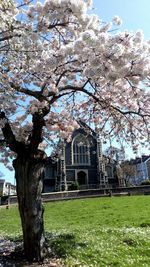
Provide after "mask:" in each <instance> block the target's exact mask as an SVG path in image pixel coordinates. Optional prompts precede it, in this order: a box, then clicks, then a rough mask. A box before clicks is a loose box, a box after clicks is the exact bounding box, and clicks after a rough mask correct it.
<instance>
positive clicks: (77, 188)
mask: <svg viewBox="0 0 150 267" xmlns="http://www.w3.org/2000/svg"><path fill="white" fill-rule="evenodd" d="M68 190H70V191H71V190H79V184H78V182H73V183H72V184H71V185H69V186H68Z"/></svg>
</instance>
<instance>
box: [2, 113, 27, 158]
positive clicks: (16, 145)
mask: <svg viewBox="0 0 150 267" xmlns="http://www.w3.org/2000/svg"><path fill="white" fill-rule="evenodd" d="M0 119H4V120H6V123H5V125H4V127H3V128H2V132H3V135H4V138H5V142H6V145H8V146H9V148H10V149H11V150H12V151H14V152H15V153H19V152H20V151H22V149H23V148H24V146H23V144H22V143H20V142H18V141H16V138H15V135H14V134H13V131H12V129H11V126H10V124H9V122H8V120H7V118H6V116H5V113H4V112H2V111H0ZM2 141H3V140H2Z"/></svg>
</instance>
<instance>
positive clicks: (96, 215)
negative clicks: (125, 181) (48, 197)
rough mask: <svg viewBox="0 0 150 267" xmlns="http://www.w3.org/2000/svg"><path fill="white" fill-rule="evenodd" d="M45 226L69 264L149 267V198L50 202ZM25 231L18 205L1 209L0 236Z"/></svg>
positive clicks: (56, 251) (54, 248) (57, 251)
mask: <svg viewBox="0 0 150 267" xmlns="http://www.w3.org/2000/svg"><path fill="white" fill-rule="evenodd" d="M45 230H46V233H47V237H48V242H49V244H50V246H51V248H52V251H53V253H54V254H55V255H56V256H58V257H59V258H62V260H63V262H64V263H65V265H66V266H67V267H77V266H83V267H87V266H88V267H90V266H91V267H92V266H93V267H108V266H116V267H117V266H118V267H128V266H131V267H142V266H143V267H150V196H134V197H131V196H130V197H112V198H94V199H84V200H72V201H64V202H53V203H47V204H46V205H45ZM20 233H21V226H20V220H19V216H18V211H17V209H16V208H10V209H9V210H6V209H3V208H1V209H0V235H5V236H7V237H8V236H12V237H13V236H15V237H17V236H18V235H20Z"/></svg>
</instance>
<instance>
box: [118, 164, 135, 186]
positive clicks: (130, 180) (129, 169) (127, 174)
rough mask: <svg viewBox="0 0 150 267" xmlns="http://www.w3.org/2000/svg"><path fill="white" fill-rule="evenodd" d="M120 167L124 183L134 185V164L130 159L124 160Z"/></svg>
mask: <svg viewBox="0 0 150 267" xmlns="http://www.w3.org/2000/svg"><path fill="white" fill-rule="evenodd" d="M121 169H122V172H123V175H124V180H125V182H126V185H127V186H128V185H135V184H136V178H137V170H136V165H134V164H132V161H127V160H126V161H124V162H122V163H121Z"/></svg>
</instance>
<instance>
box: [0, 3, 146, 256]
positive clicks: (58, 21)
mask: <svg viewBox="0 0 150 267" xmlns="http://www.w3.org/2000/svg"><path fill="white" fill-rule="evenodd" d="M91 2H92V1H91V0H76V1H74V0H46V1H45V2H44V1H40V2H36V3H35V4H34V1H32V0H19V1H17V0H16V1H15V0H14V1H13V0H12V1H10V0H1V1H0V63H1V64H0V129H1V130H0V146H1V161H2V162H3V163H4V164H5V165H6V166H7V167H9V159H10V158H11V159H14V161H13V167H14V169H15V177H16V184H17V195H18V203H19V211H20V216H21V222H22V229H23V240H24V250H25V254H26V256H27V258H28V259H29V260H37V261H40V260H42V259H43V258H44V257H45V255H46V254H47V251H48V250H47V246H46V242H45V235H44V223H43V208H42V201H41V192H42V184H43V181H42V179H43V170H44V163H45V157H46V154H45V153H44V152H43V150H42V149H44V148H45V146H46V145H47V143H46V140H47V141H48V143H49V144H51V143H52V142H53V141H54V140H55V139H58V138H59V137H60V138H63V139H67V140H68V141H69V140H70V136H71V133H72V131H73V130H74V129H76V128H78V127H79V125H78V123H77V122H76V121H77V120H79V119H82V120H84V121H85V122H88V123H90V122H91V123H94V124H95V126H96V127H97V129H98V128H99V131H100V132H101V134H102V135H103V138H104V139H106V138H108V137H110V138H112V137H113V136H116V137H117V138H118V139H119V138H122V139H125V140H126V141H131V142H132V144H133V146H134V147H135V148H136V146H137V142H138V141H140V140H141V142H145V144H148V145H149V135H150V93H149V85H150V82H149V81H150V64H149V63H150V61H149V54H150V43H149V42H144V41H143V34H142V32H141V31H137V32H136V33H130V32H128V31H125V32H118V33H117V31H115V33H114V32H111V26H112V24H111V23H105V24H104V23H103V22H101V20H100V19H99V17H98V16H97V15H95V14H94V15H93V14H90V13H89V12H87V8H90V7H91V6H92V3H91ZM113 23H114V24H115V25H120V23H121V21H120V19H119V18H118V17H117V16H115V17H114V18H113Z"/></svg>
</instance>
